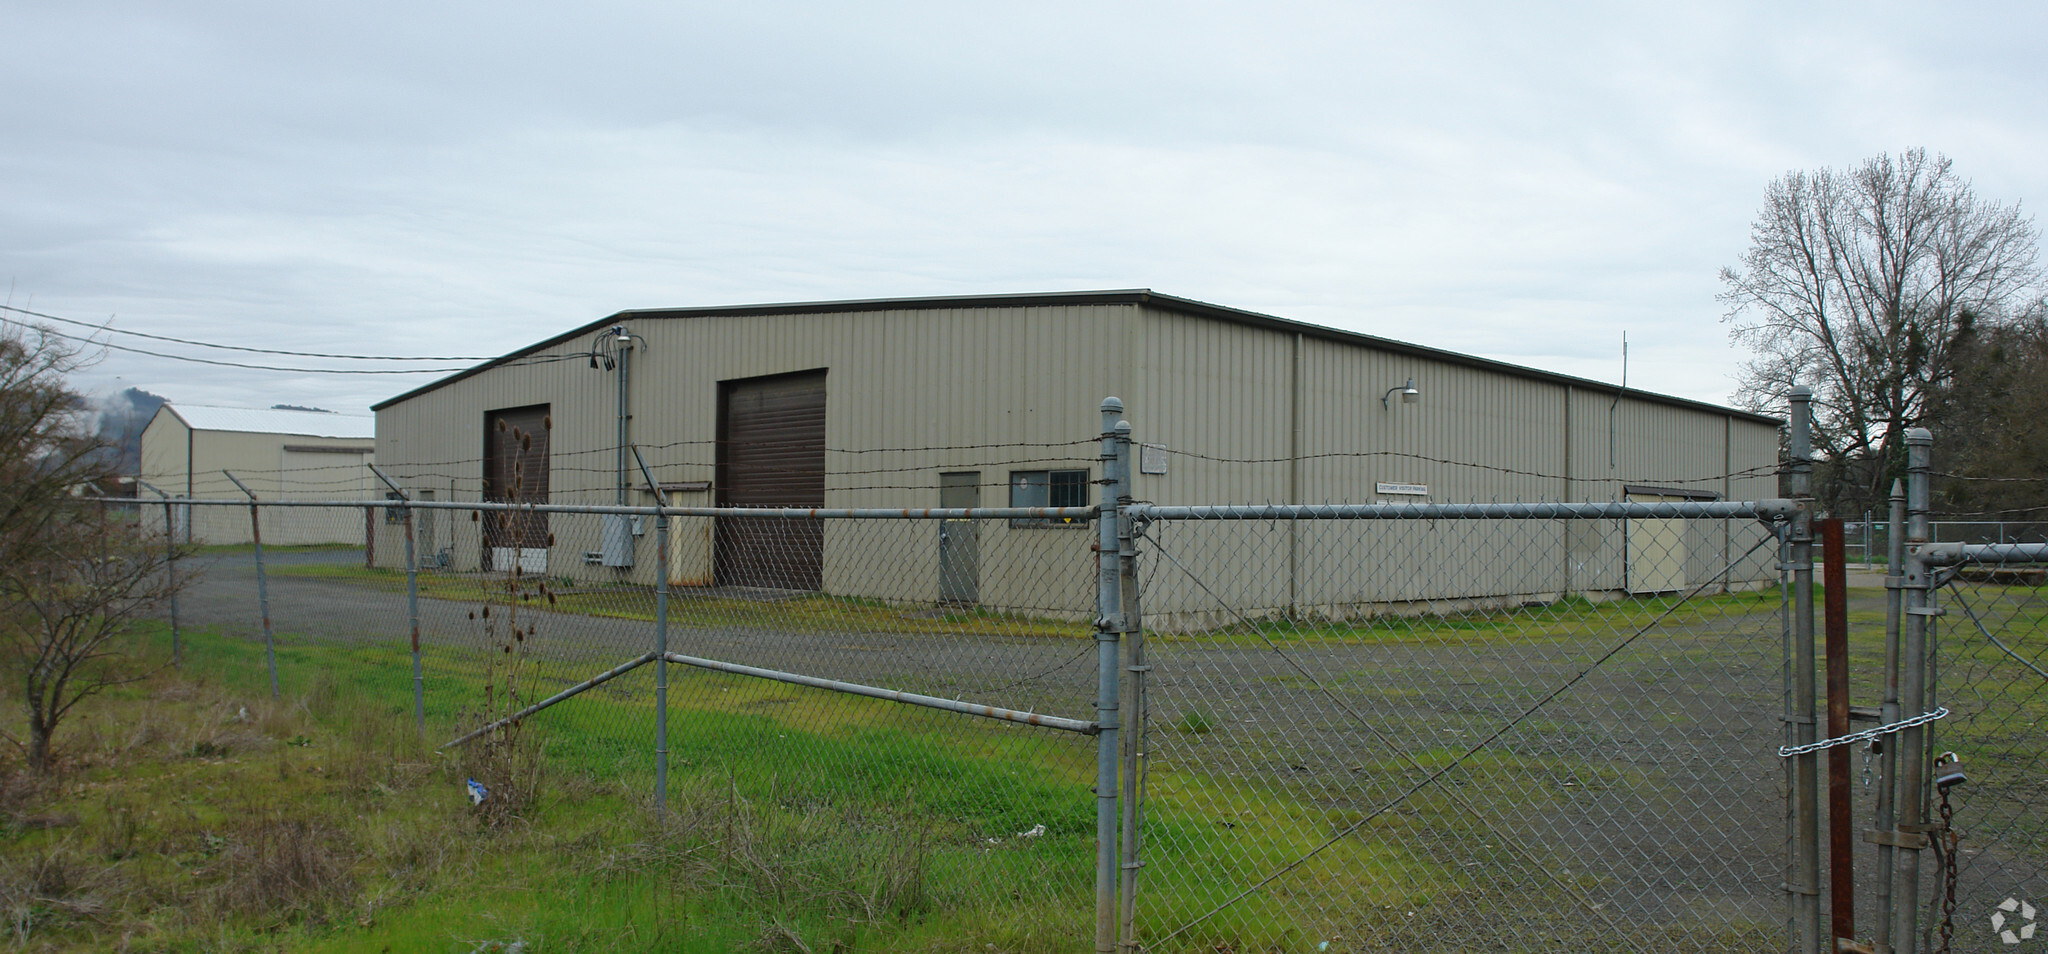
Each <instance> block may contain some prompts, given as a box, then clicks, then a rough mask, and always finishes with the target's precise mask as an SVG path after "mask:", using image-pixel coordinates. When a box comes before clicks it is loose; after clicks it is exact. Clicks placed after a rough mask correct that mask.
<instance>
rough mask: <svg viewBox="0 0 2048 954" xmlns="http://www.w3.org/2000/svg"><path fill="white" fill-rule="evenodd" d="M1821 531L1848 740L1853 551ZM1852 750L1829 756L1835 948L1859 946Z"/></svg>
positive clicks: (1839, 717)
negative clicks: (1847, 944)
mask: <svg viewBox="0 0 2048 954" xmlns="http://www.w3.org/2000/svg"><path fill="white" fill-rule="evenodd" d="M1815 526H1816V527H1817V528H1818V529H1819V530H1820V540H1821V567H1822V571H1821V572H1822V592H1823V594H1824V596H1825V617H1826V620H1827V680H1828V738H1830V739H1838V738H1841V737H1842V736H1845V735H1848V734H1849V570H1848V567H1846V566H1844V565H1843V563H1844V562H1845V561H1846V560H1847V559H1848V553H1847V550H1848V547H1847V546H1846V545H1845V544H1844V541H1843V539H1842V533H1843V531H1842V521H1841V520H1839V519H1829V520H1819V521H1815ZM1849 772H1850V766H1849V747H1848V746H1846V745H1837V746H1835V747H1834V748H1831V749H1829V750H1828V902H1829V918H1828V920H1829V925H1830V930H1831V933H1832V934H1833V936H1834V938H1835V943H1834V944H1833V945H1832V946H1831V947H1830V950H1834V951H1839V950H1842V949H1843V948H1842V946H1841V942H1842V941H1849V942H1852V943H1853V942H1854V941H1855V940H1856V869H1855V851H1856V832H1855V830H1854V823H1853V821H1852V820H1851V807H1850V799H1851V798H1852V792H1851V788H1850V781H1849Z"/></svg>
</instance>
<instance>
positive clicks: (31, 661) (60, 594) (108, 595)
mask: <svg viewBox="0 0 2048 954" xmlns="http://www.w3.org/2000/svg"><path fill="white" fill-rule="evenodd" d="M91 357H92V355H91V354H90V353H88V352H87V351H86V350H85V349H82V348H80V347H77V346H74V345H73V344H71V343H70V342H68V341H67V340H66V339H63V338H61V337H58V336H57V335H55V334H53V333H51V332H49V331H48V330H46V329H42V328H37V327H34V326H25V325H19V324H13V323H9V324H8V325H7V326H6V329H5V330H4V331H0V654H4V655H0V665H4V666H5V667H6V668H7V670H8V674H9V675H10V676H11V677H12V678H13V679H14V680H15V685H16V686H17V687H18V688H20V689H21V690H22V692H23V703H24V709H25V710H26V714H27V717H28V737H27V740H26V741H25V742H22V741H20V740H17V742H18V743H19V744H20V745H21V748H22V750H23V751H24V753H25V754H26V755H27V758H28V763H29V767H30V768H31V769H32V770H34V771H37V772H44V771H48V770H49V769H50V767H51V764H52V759H51V749H50V739H51V736H52V735H53V734H54V733H55V732H56V729H57V726H58V725H59V724H60V723H61V722H62V721H63V719H64V717H65V716H66V715H68V714H69V713H70V712H71V711H72V709H73V708H74V707H75V706H77V705H78V704H79V703H80V702H82V701H84V700H85V699H87V698H90V697H91V696H92V695H94V694H95V693H98V692H99V691H101V690H103V689H105V688H107V687H109V686H112V685H116V684H118V683H120V682H124V681H127V680H128V679H129V678H132V673H131V672H129V671H127V670H124V669H123V668H122V665H121V663H122V661H123V656H124V653H123V649H124V646H123V644H122V642H121V637H122V636H124V635H125V634H126V633H127V632H128V630H129V628H130V626H131V624H133V623H134V622H135V621H136V620H137V619H138V618H140V617H141V616H142V615H144V614H146V613H148V612H149V611H150V610H152V609H153V608H154V607H155V605H156V604H157V603H158V602H159V601H161V600H163V599H165V598H167V597H168V596H169V594H170V590H171V587H172V585H173V584H172V581H171V580H170V579H169V575H168V574H166V573H164V568H165V567H164V563H165V561H166V560H167V559H168V554H166V553H165V550H164V546H163V543H164V541H163V540H162V539H161V538H159V539H157V540H155V541H153V542H152V541H150V540H148V539H145V535H144V534H143V533H142V532H141V529H140V528H139V527H136V526H134V525H131V524H128V523H126V522H125V519H124V518H123V517H122V516H121V515H120V514H118V513H113V514H110V513H109V512H108V511H107V510H106V509H105V508H103V507H101V506H100V505H98V504H96V503H91V502H88V501H84V500H81V499H79V497H78V495H77V491H79V490H80V489H82V488H91V487H92V486H93V485H94V484H96V483H98V482H100V481H102V480H103V479H104V478H107V477H109V476H112V474H111V468H112V461H111V458H109V457H108V455H106V454H105V453H104V452H103V451H104V443H103V442H102V441H101V440H99V439H98V438H97V437H96V436H94V433H93V430H92V427H91V424H92V421H91V415H90V414H89V405H88V402H87V401H86V400H85V398H84V397H83V396H82V395H80V394H79V393H78V392H77V391H75V390H73V389H72V387H71V386H70V383H69V381H68V380H67V376H68V375H69V374H70V373H71V372H73V371H76V370H78V369H79V368H80V367H82V366H83V364H84V363H85V362H87V361H88V360H90V358H91Z"/></svg>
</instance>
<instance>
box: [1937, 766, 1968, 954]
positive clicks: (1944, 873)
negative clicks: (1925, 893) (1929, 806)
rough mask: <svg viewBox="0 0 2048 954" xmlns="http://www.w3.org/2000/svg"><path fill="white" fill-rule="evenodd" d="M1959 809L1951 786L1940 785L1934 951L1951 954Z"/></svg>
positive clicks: (1954, 930) (1959, 834)
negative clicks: (1953, 802) (1938, 922)
mask: <svg viewBox="0 0 2048 954" xmlns="http://www.w3.org/2000/svg"><path fill="white" fill-rule="evenodd" d="M1955 821H1956V810H1955V808H1954V807H1953V806H1951V805H1949V803H1948V789H1947V788H1946V787H1944V788H1942V789H1941V832H1940V834H1938V835H1936V836H1935V838H1934V850H1935V852H1936V853H1937V854H1939V855H1940V856H1941V943H1940V944H1939V945H1937V946H1936V947H1935V948H1934V954H1949V952H1948V946H1949V942H1950V941H1951V940H1953V939H1954V938H1955V933H1956V855H1958V854H1960V852H1959V851H1958V850H1957V849H1958V847H1959V843H1960V842H1961V841H1962V840H1963V834H1962V832H1959V831H1957V830H1956V825H1955Z"/></svg>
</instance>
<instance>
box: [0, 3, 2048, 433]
mask: <svg viewBox="0 0 2048 954" xmlns="http://www.w3.org/2000/svg"><path fill="white" fill-rule="evenodd" d="M1543 6H1545V5H1536V4H1508V3H1501V4H1495V5H1483V4H1470V3H1465V4H1449V3H1446V4H1427V5H1425V4H1413V5H1394V4H1382V5H1366V4H1339V3H1330V4H1272V3H1268V4H1261V5H1256V6H1255V5H1252V4H1235V5H1216V4H1200V3H1191V2H1186V0H1183V2H1176V3H1171V4H1167V3H1159V4H1103V3H1081V4H1065V3H1050V2H1036V3H1031V4H1016V5H1009V6H1007V7H1002V6H998V5H994V4H961V3H930V4H912V3H864V4H846V3H829V4H828V3H818V4H802V3H772V2H761V3H730V2H729V3H721V4H685V3H673V2H669V3H607V2H584V3H579V4H576V5H573V6H571V5H560V6H543V5H535V4H522V3H518V2H506V0H498V2H492V3H476V4H456V3H449V4H417V3H405V4H384V3H378V2H365V0H358V2H353V3H348V4H307V3H277V2H274V0H266V2H248V3H206V2H183V3H176V4H166V3H161V2H154V0H152V2H134V3H118V2H105V3H101V2H89V0H88V2H79V3H65V4H52V3H42V2H26V0H0V23H4V25H5V29H4V31H0V35H4V37H5V53H4V54H0V282H5V283H7V284H8V285H9V286H11V291H10V292H9V293H8V297H7V298H6V302H7V303H9V304H12V305H14V306H16V307H28V308H33V309H35V310H38V311H44V312H49V313H52V314H56V315H62V316H66V317H74V318H80V319H88V320H93V321H105V320H107V319H109V318H112V319H113V321H114V325H115V327H118V328H125V329H130V330H134V331H145V332H149V333H152V334H163V335H173V336H177V337H184V338H193V339H200V340H206V341H214V342H222V343H232V344H241V345H247V346H254V347H265V348H280V349H287V350H301V351H333V352H346V353H366V354H396V355H496V354H502V353H504V352H507V351H510V350H513V349H515V348H518V347H521V346H523V345H526V344H529V343H531V342H533V341H535V340H538V339H540V338H543V337H546V336H548V335H552V334H555V333H557V332H560V331H564V330H567V329H568V328H570V327H573V326H576V325H579V324H582V323H584V322H588V321H592V320H595V319H598V318H601V317H603V316H605V315H607V314H610V313H612V312H615V311H618V310H620V309H625V308H647V307H662V306H696V305H717V304H735V303H749V302H775V301H801V300H815V299H835V298H868V297H895V296H908V295H942V294H987V293H1003V292H1027V291H1054V290H1069V289H1087V288H1132V287H1149V288H1152V289H1155V290H1158V291H1161V292H1165V293H1168V294H1173V295H1179V296H1183V297H1189V298H1196V299H1201V300H1204V301H1211V302H1216V303H1219V304H1224V305H1230V306H1234V307H1239V308H1248V309H1252V310H1255V311H1263V312H1267V313H1270V314H1275V315H1279V316H1281V317H1285V318H1293V319H1298V320H1303V321H1311V322H1316V323H1319V324H1326V325H1332V326H1335V327H1339V328H1346V329H1352V330H1357V331H1363V332H1366V333H1370V334H1376V335H1382V336H1385V337H1390V338H1397V339H1401V340H1405V341H1412V342H1416V343H1419V344H1424V345H1429V346H1433V347H1439V348H1448V349H1453V350H1458V351H1466V352H1471V353H1475V354H1481V355H1485V356H1488V357H1493V358H1499V359H1502V360H1507V361H1512V362H1516V363H1519V364H1526V365H1531V366H1535V367H1539V368H1545V369H1550V370H1555V371H1561V372H1565V373H1568V374H1576V375H1582V376H1585V377H1589V378H1594V379H1598V380H1604V381H1614V380H1618V379H1619V377H1620V374H1621V340H1622V335H1623V333H1624V332H1626V333H1627V336H1628V340H1629V344H1630V364H1629V384H1630V385H1631V386H1639V387H1644V388H1648V389H1652V390H1658V391H1663V392H1666V393H1671V394H1677V395H1681V396H1685V397H1691V398H1698V399H1703V400H1710V401H1716V402H1724V401H1726V400H1727V399H1728V397H1729V395H1730V393H1731V391H1732V390H1733V386H1734V381H1733V377H1734V373H1735V368H1736V366H1737V364H1738V363H1739V362H1740V361H1741V359H1742V357H1743V355H1742V353H1741V352H1739V351H1737V350H1736V349H1734V348H1732V347H1730V346H1729V344H1728V343H1727V335H1726V325H1724V324H1723V323H1722V322H1721V316H1722V314H1723V312H1724V311H1725V308H1724V307H1723V306H1722V305H1720V304H1719V303H1717V302H1716V301H1715V295H1716V293H1717V292H1718V291H1719V290H1720V284H1719V281H1718V279H1717V272H1718V271H1719V269H1720V268H1721V267H1722V266H1724V265H1731V264H1734V263H1735V261H1736V260H1737V258H1738V257H1739V256H1740V255H1741V254H1742V251H1743V249H1744V248H1745V247H1746V244H1747V241H1748V230H1749V223H1750V221H1751V219H1752V217H1753V216H1754V214H1755V211H1756V209H1757V207H1758V203H1759V201H1760V199H1761V197H1762V195H1763V191H1764V188H1765V186H1766V184H1767V183H1768V182H1769V181H1770V180H1771V179H1772V178H1773V177H1775V176H1778V175H1781V174H1783V173H1785V172H1786V171H1788V170H1793V169H1816V168H1819V167H1822V166H1835V167H1842V166H1848V165H1851V164H1853V163H1855V162H1857V161H1858V160H1860V159H1863V158H1866V157H1869V156H1871V155H1875V154H1876V153H1879V152H1885V151H1898V150H1901V149H1905V148H1910V147H1914V146H1925V147H1927V148H1929V149H1931V150H1934V151H1938V152H1943V153H1946V154H1947V155H1949V156H1951V157H1952V158H1954V159H1955V160H1956V167H1957V171H1958V172H1960V173H1961V174H1962V175H1963V176H1964V177H1966V178H1969V179H1972V180H1974V182H1975V185H1976V188H1977V190H1978V192H1979V193H1980V194H1982V195H1984V196H1986V197H1989V198H1993V199H1996V200H1999V201H2005V202H2012V201H2022V202H2025V203H2027V205H2026V207H2027V208H2029V209H2031V208H2033V203H2035V202H2038V201H2043V200H2048V115H2044V113H2048V109H2044V89H2048V85H2044V82H2043V80H2044V78H2048V77H2044V72H2048V70H2044V67H2043V64H2044V63H2048V22H2044V21H2048V15H2044V12H2043V11H2044V10H2048V7H2043V6H2042V5H2040V4H2018V3H2014V4H1977V5H1959V4H1942V5H1936V4H1931V3H1928V4H1872V3H1858V4H1853V5H1840V6H1833V7H1827V6H1808V5H1803V4H1783V3H1769V4H1754V5H1734V4H1688V5H1678V4H1640V3H1631V4H1611V5H1595V4H1576V5H1573V6H1572V7H1571V9H1570V10H1569V11H1567V12H1557V11H1551V10H1545V9H1543V8H1542V7H1543ZM109 340H110V341H112V342H114V343H116V344H124V345H131V346H141V347H147V348H150V349H151V350H163V351H173V352H177V353H181V354H190V355H198V356H203V357H210V358H225V359H228V360H244V361H252V362H253V363H258V364H286V365H298V366H315V365H321V366H334V365H335V364H336V363H334V362H321V361H318V360H314V359H278V358H274V357H273V358H269V359H264V358H258V357H254V356H243V357H241V358H239V359H238V358H236V357H235V356H234V355H230V354H225V353H221V352H208V351H205V350H202V349H195V348H190V347H184V346H177V345H162V344H152V343H149V342H143V341H140V340H138V339H133V338H126V337H123V336H114V337H111V338H109ZM431 377H432V376H431V375H417V376H402V377H393V376H344V375H311V374H293V373H279V372H265V371H253V370H236V369H228V368H218V367H207V366H202V365H195V364H189V363H184V362H178V361H170V360H164V359H159V358H150V357H143V356H139V355H131V354H120V353H114V354H111V355H109V356H108V357H107V358H106V359H105V360H104V361H103V362H101V363H100V364H99V365H98V366H97V367H96V368H95V369H94V370H93V371H92V372H90V374H89V376H88V377H86V378H85V379H83V381H82V383H84V384H85V385H86V386H87V387H88V388H90V389H92V390H94V391H97V392H101V393H105V392H110V391H112V390H114V389H117V388H120V387H126V386H137V387H142V388H146V389H148V390H150V391H154V392H157V393H159V394H163V395H166V396H168V397H170V398H171V399H172V400H173V401H182V402H185V403H195V404H230V405H245V406H267V405H270V404H273V403H279V402H283V403H291V404H306V405H318V406H322V407H328V408H334V409H338V410H345V411H350V412H354V413H367V408H368V406H369V405H370V404H371V403H373V402H375V401H377V400H380V399H382V398H385V397H389V396H391V395H393V394H396V393H398V392H399V391H402V390H405V389H407V388H409V387H411V386H414V385H417V384H420V383H424V382H425V381H427V380H430V379H431Z"/></svg>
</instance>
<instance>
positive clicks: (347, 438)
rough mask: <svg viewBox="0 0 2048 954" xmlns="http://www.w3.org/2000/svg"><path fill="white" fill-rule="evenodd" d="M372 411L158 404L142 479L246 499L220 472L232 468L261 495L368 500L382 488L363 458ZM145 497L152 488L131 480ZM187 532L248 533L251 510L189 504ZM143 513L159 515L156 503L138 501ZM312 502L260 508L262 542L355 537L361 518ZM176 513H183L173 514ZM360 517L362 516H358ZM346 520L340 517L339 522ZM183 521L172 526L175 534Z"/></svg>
mask: <svg viewBox="0 0 2048 954" xmlns="http://www.w3.org/2000/svg"><path fill="white" fill-rule="evenodd" d="M375 436H376V419H375V418H372V417H363V416H353V415H346V414H334V413H330V412H326V411H287V410H280V409H275V408H246V407H208V406H205V405H198V404H179V405H172V404H165V405H163V406H162V407H160V408H158V409H157V412H156V414H155V415H154V416H153V417H151V418H150V419H149V424H148V425H147V426H145V427H144V428H143V429H142V473H141V478H142V480H143V481H144V482H145V483H148V484H149V485H151V486H153V487H156V488H157V489H158V490H160V491H162V492H164V493H167V494H170V495H172V496H174V497H179V496H189V497H191V498H193V499H196V500H208V499H212V500H247V499H248V498H247V497H246V496H244V495H243V493H242V491H241V490H240V489H239V488H237V487H236V486H235V485H234V482H233V481H231V480H229V479H228V477H227V473H228V472H232V473H233V474H234V475H235V476H236V477H238V478H240V479H241V480H242V482H243V483H246V484H248V485H249V489H250V490H253V491H255V492H256V494H257V496H258V497H261V498H263V499H266V500H367V499H372V498H375V497H381V496H382V493H380V492H378V491H379V490H381V488H380V486H379V485H378V483H377V480H376V477H375V475H373V474H371V473H370V468H369V464H370V463H372V462H373V461H374V460H375V456H374V455H375V453H376V447H375V443H374V438H375ZM136 496H138V497H139V498H141V499H142V500H144V501H147V500H149V499H150V497H151V496H153V495H152V494H151V493H150V491H149V490H148V489H145V488H137V494H136ZM191 509H192V515H191V518H190V519H191V527H190V530H191V539H192V541H193V542H194V543H201V544H227V543H247V542H249V541H250V539H251V536H252V534H251V528H250V525H249V512H248V511H247V510H244V509H242V508H239V507H194V508H191ZM141 513H142V515H143V517H144V519H145V520H149V519H152V518H154V519H155V521H156V524H155V525H157V526H161V524H162V515H161V513H162V512H161V510H160V509H159V508H155V507H147V506H145V507H143V508H142V509H141ZM310 513H312V512H311V511H308V512H305V513H300V514H293V513H290V512H288V511H285V510H283V509H279V510H273V511H270V512H268V513H265V514H264V520H263V542H264V543H266V544H268V543H275V544H305V543H355V544H362V543H363V542H364V540H365V530H364V526H363V524H362V523H360V522H352V523H351V522H345V521H342V520H339V519H338V518H332V517H329V518H327V519H308V515H309V514H310ZM174 519H179V520H183V519H184V517H183V516H182V515H181V514H180V515H178V516H176V517H175V518H174ZM358 521H360V518H358ZM345 523H346V525H344V524H345ZM186 529H187V528H185V527H183V526H180V527H178V528H177V531H178V535H179V536H180V537H181V538H182V537H183V536H184V535H185V531H186Z"/></svg>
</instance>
